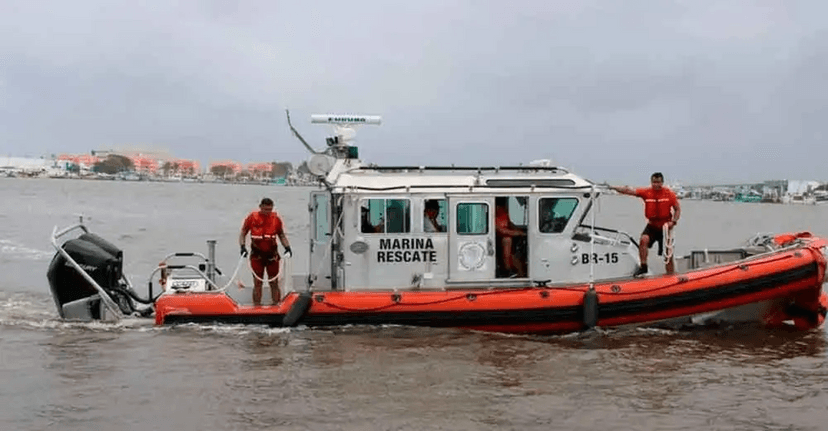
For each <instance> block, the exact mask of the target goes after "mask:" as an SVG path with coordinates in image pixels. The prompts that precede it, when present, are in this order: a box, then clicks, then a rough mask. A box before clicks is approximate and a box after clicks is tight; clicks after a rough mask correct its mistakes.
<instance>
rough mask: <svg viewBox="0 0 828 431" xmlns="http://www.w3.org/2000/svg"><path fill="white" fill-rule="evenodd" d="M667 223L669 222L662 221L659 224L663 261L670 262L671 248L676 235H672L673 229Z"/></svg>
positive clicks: (674, 242) (673, 245) (674, 243)
mask: <svg viewBox="0 0 828 431" xmlns="http://www.w3.org/2000/svg"><path fill="white" fill-rule="evenodd" d="M668 225H669V223H664V225H663V226H661V229H662V230H661V232H662V234H663V235H662V236H663V237H664V239H663V241H664V263H670V261H671V260H673V248H674V247H675V245H676V237H675V236H673V229H671V228H670V227H669V226H668Z"/></svg>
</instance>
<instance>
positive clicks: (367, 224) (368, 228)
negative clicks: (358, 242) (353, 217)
mask: <svg viewBox="0 0 828 431" xmlns="http://www.w3.org/2000/svg"><path fill="white" fill-rule="evenodd" d="M360 213H361V217H360V218H361V220H360V224H361V225H362V226H361V227H360V229H361V230H362V233H382V231H383V230H384V229H383V228H384V223H383V221H382V219H380V221H379V223H377V225H376V226H374V224H373V223H371V212H370V211H369V210H368V207H367V206H362V207H360Z"/></svg>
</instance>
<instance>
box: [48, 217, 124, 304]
mask: <svg viewBox="0 0 828 431" xmlns="http://www.w3.org/2000/svg"><path fill="white" fill-rule="evenodd" d="M62 248H63V250H64V251H65V252H66V253H67V254H68V255H69V256H70V257H71V258H72V260H74V261H75V262H76V263H77V264H78V266H80V268H81V269H82V270H83V271H85V272H86V273H87V274H89V276H90V277H91V278H92V279H93V280H95V282H96V283H97V284H98V286H100V287H101V288H102V289H103V290H104V292H106V293H107V294H108V295H109V297H110V298H111V299H112V300H113V301H114V302H115V303H116V304H117V305H118V307H119V308H120V309H121V310H120V311H121V312H122V313H123V314H127V315H128V314H131V313H132V312H133V311H135V304H134V303H133V301H132V299H131V298H130V296H129V295H128V292H129V291H130V289H129V287H128V286H127V285H126V284H125V283H124V282H123V280H122V275H123V256H124V254H123V252H122V251H121V250H119V249H118V248H117V247H115V246H114V245H112V244H111V243H109V242H108V241H106V240H105V239H103V238H101V237H100V236H98V235H95V234H93V233H84V234H83V235H81V236H79V237H78V238H75V239H71V240H69V241H66V243H64V244H63V246H62ZM47 277H48V279H49V287H50V288H51V290H52V297H53V298H54V299H55V305H57V309H58V313H59V314H60V317H61V318H64V319H74V320H101V319H103V318H104V314H105V313H106V312H107V311H108V310H106V306H105V305H104V304H103V302H102V300H101V297H100V295H99V293H98V290H97V289H95V287H94V286H93V285H92V284H91V283H90V282H89V281H87V280H86V279H85V278H84V277H83V275H82V274H81V273H80V272H79V270H78V268H76V267H75V266H74V265H73V264H72V262H70V261H69V260H68V259H66V258H65V257H64V256H63V255H62V254H61V253H60V252H57V253H56V254H55V257H54V258H52V262H51V263H50V264H49V271H48V272H47Z"/></svg>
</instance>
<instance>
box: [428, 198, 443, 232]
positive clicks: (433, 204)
mask: <svg viewBox="0 0 828 431" xmlns="http://www.w3.org/2000/svg"><path fill="white" fill-rule="evenodd" d="M439 215H440V200H438V199H429V200H427V201H425V209H424V210H423V232H428V233H431V232H445V231H446V227H445V226H444V225H443V224H442V223H440V221H439V220H438V216H439Z"/></svg>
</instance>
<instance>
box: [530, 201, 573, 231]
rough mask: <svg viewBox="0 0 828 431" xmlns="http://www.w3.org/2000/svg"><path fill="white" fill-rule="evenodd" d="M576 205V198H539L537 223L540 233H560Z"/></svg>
mask: <svg viewBox="0 0 828 431" xmlns="http://www.w3.org/2000/svg"><path fill="white" fill-rule="evenodd" d="M577 207H578V199H576V198H541V199H540V200H539V201H538V211H539V217H538V223H539V229H540V232H541V233H561V232H563V230H564V229H565V228H566V224H567V223H568V222H569V219H570V218H572V214H573V213H574V212H575V208H577Z"/></svg>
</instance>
